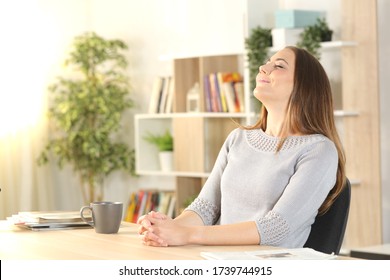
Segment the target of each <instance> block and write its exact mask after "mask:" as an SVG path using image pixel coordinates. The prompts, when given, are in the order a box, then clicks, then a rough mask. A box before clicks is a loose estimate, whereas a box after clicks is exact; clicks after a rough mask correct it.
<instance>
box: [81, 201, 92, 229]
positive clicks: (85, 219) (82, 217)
mask: <svg viewBox="0 0 390 280" xmlns="http://www.w3.org/2000/svg"><path fill="white" fill-rule="evenodd" d="M86 209H89V211H91V212H92V207H91V206H83V207H82V208H81V209H80V216H81V219H82V220H83V221H84V222H86V223H87V224H89V225H90V226H92V227H94V226H95V224H94V222H93V220H92V221H89V220H87V218H86V217H84V210H86Z"/></svg>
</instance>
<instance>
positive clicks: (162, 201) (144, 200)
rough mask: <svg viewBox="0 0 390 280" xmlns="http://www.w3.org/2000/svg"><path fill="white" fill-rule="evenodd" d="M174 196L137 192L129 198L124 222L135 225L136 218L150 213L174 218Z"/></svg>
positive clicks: (166, 193)
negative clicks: (158, 213)
mask: <svg viewBox="0 0 390 280" xmlns="http://www.w3.org/2000/svg"><path fill="white" fill-rule="evenodd" d="M175 205H176V196H175V194H174V192H170V191H153V190H138V191H137V192H133V193H132V194H131V196H130V201H129V205H128V207H127V210H126V215H125V217H124V220H125V221H126V222H132V223H136V222H137V220H138V218H139V217H141V216H142V215H145V214H147V213H149V212H150V211H156V212H161V213H164V214H165V215H167V216H169V217H171V218H173V217H175V208H176V207H175Z"/></svg>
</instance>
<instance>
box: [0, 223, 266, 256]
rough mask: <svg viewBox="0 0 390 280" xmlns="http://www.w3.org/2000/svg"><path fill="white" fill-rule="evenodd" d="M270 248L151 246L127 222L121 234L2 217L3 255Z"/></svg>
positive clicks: (176, 253) (184, 252) (180, 252)
mask: <svg viewBox="0 0 390 280" xmlns="http://www.w3.org/2000/svg"><path fill="white" fill-rule="evenodd" d="M262 249H264V250H269V249H272V247H266V246H256V245H254V246H179V247H161V248H160V247H149V246H145V245H143V244H142V243H141V240H140V238H139V236H138V234H137V225H135V224H131V223H123V224H122V225H121V227H120V229H119V232H118V234H98V233H95V230H94V229H72V230H54V231H30V230H27V229H24V228H19V227H17V226H13V225H10V224H9V223H7V222H6V221H0V259H2V260H4V259H19V260H20V259H44V260H50V259H54V260H99V259H109V260H199V259H203V258H202V257H201V256H200V252H205V251H209V252H212V251H249V250H262Z"/></svg>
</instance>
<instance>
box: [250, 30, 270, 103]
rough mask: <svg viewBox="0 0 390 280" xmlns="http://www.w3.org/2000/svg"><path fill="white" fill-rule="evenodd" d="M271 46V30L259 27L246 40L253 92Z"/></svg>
mask: <svg viewBox="0 0 390 280" xmlns="http://www.w3.org/2000/svg"><path fill="white" fill-rule="evenodd" d="M271 46H272V34H271V29H269V28H263V27H261V26H257V27H255V28H253V29H252V30H251V32H250V35H249V37H248V38H246V39H245V48H246V51H247V60H248V65H249V66H248V67H249V80H250V82H249V83H250V87H251V89H252V90H253V89H254V88H255V87H256V75H257V73H258V72H259V67H260V66H261V65H262V64H264V63H265V61H266V60H267V59H268V55H269V48H270V47H271ZM256 101H257V104H258V107H260V105H261V104H260V102H259V101H258V100H257V99H256Z"/></svg>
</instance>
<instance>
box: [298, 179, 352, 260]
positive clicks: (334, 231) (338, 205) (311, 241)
mask: <svg viewBox="0 0 390 280" xmlns="http://www.w3.org/2000/svg"><path fill="white" fill-rule="evenodd" d="M350 201H351V183H350V182H349V180H348V178H347V180H346V182H345V187H344V189H343V190H342V192H341V193H340V195H339V196H338V197H337V198H336V200H335V201H334V203H333V204H332V206H331V207H330V209H329V210H328V211H327V212H326V213H325V214H324V215H321V216H320V215H319V216H317V217H316V219H315V220H314V223H313V224H312V226H311V231H310V234H309V238H308V239H307V241H306V243H305V245H304V246H303V247H309V248H312V249H314V250H316V251H320V252H323V253H326V254H331V253H334V254H336V255H338V254H339V252H340V248H341V244H342V243H343V239H344V233H345V228H346V226H347V221H348V214H349V205H350Z"/></svg>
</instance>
